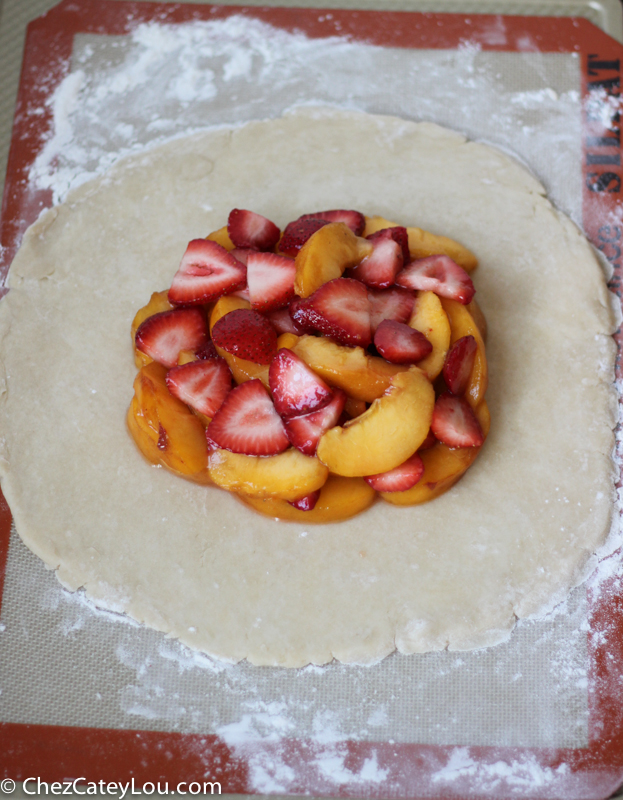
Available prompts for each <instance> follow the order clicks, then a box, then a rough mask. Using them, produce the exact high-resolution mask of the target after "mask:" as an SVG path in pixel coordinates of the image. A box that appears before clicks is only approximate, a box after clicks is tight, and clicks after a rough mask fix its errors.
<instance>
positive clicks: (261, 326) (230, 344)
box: [212, 308, 277, 364]
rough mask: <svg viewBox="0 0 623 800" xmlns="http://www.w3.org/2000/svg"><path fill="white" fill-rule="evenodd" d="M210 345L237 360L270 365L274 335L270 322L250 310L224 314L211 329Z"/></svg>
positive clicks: (275, 350) (274, 344) (273, 350)
mask: <svg viewBox="0 0 623 800" xmlns="http://www.w3.org/2000/svg"><path fill="white" fill-rule="evenodd" d="M212 341H213V342H214V344H215V345H216V346H217V347H221V348H222V349H223V350H226V351H227V352H228V353H231V354H232V355H234V356H238V358H246V359H247V360H248V361H253V362H255V363H256V364H270V362H271V361H272V359H273V356H274V355H275V353H276V352H277V333H276V332H275V329H274V328H273V326H272V325H271V324H270V322H269V321H268V320H267V319H266V317H263V316H262V315H261V314H258V313H257V311H251V309H250V308H238V309H236V310H235V311H230V312H229V314H225V316H224V317H221V318H220V319H219V321H218V322H217V323H216V324H215V325H214V327H213V328H212Z"/></svg>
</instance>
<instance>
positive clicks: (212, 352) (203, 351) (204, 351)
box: [195, 339, 220, 361]
mask: <svg viewBox="0 0 623 800" xmlns="http://www.w3.org/2000/svg"><path fill="white" fill-rule="evenodd" d="M195 356H196V357H197V358H198V359H200V360H201V361H207V360H208V359H209V358H220V356H219V354H218V353H217V352H216V347H215V346H214V342H213V341H212V340H211V339H210V341H209V342H206V343H205V344H204V345H203V347H200V348H199V350H195Z"/></svg>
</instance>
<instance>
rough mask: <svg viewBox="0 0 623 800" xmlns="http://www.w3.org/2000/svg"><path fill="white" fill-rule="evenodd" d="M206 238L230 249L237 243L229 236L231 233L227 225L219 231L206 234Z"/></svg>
mask: <svg viewBox="0 0 623 800" xmlns="http://www.w3.org/2000/svg"><path fill="white" fill-rule="evenodd" d="M206 239H209V240H210V241H211V242H216V243H217V244H220V245H221V247H224V248H225V250H227V251H230V250H233V249H234V248H235V247H236V245H235V244H234V243H233V242H232V240H231V239H230V238H229V233H228V232H227V225H225V226H224V227H223V228H219V229H218V230H217V231H213V232H212V233H210V234H208V235H207V236H206Z"/></svg>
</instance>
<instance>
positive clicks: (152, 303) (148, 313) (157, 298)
mask: <svg viewBox="0 0 623 800" xmlns="http://www.w3.org/2000/svg"><path fill="white" fill-rule="evenodd" d="M172 308H174V306H172V305H171V303H169V291H168V289H167V290H165V291H164V292H154V293H153V294H152V296H151V297H150V298H149V303H147V305H145V306H143V307H142V308H139V310H138V311H137V312H136V315H135V317H134V319H133V320H132V345H133V346H134V363H135V364H136V366H137V367H138V368H139V369H140V368H141V367H144V366H145V365H146V364H151V362H152V361H153V358H151V357H150V356H148V355H147V354H146V353H142V352H141V351H140V350H139V349H138V348H137V347H136V345H134V338H135V336H136V331H137V330H138V328H139V325H141V323H143V322H145V320H146V319H147V318H148V317H153V316H154V314H160V312H162V311H170V310H171V309H172Z"/></svg>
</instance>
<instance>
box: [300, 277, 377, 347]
mask: <svg viewBox="0 0 623 800" xmlns="http://www.w3.org/2000/svg"><path fill="white" fill-rule="evenodd" d="M290 313H291V315H292V319H293V320H294V321H295V322H296V323H297V324H298V325H300V326H301V327H302V328H305V329H309V328H313V329H314V330H316V331H318V332H320V333H322V334H324V335H325V336H329V337H331V338H332V339H335V340H336V341H337V342H339V343H340V344H346V345H351V346H356V345H359V346H361V347H367V346H368V345H369V344H370V342H371V341H372V333H371V330H370V301H369V300H368V293H367V291H366V287H365V286H364V285H363V284H362V283H360V282H359V281H355V280H352V279H351V278H336V279H335V280H332V281H328V282H327V283H324V284H323V285H322V286H321V287H320V288H319V289H317V290H316V291H315V292H314V293H313V294H312V295H310V296H309V297H306V298H305V299H304V300H298V301H296V302H295V303H294V304H293V305H292V306H291V307H290Z"/></svg>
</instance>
